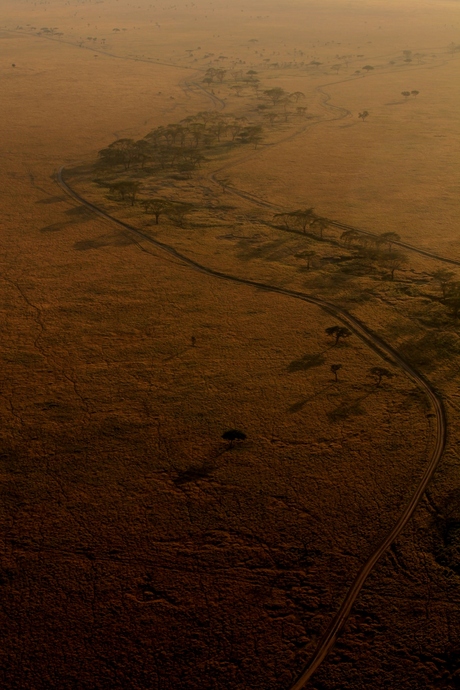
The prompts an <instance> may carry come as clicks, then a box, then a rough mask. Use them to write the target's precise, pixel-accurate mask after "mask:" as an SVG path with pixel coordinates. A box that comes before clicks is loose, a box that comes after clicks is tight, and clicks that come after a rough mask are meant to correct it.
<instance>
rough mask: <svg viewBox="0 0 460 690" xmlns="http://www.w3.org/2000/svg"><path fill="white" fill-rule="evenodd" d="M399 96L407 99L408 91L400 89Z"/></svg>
mask: <svg viewBox="0 0 460 690" xmlns="http://www.w3.org/2000/svg"><path fill="white" fill-rule="evenodd" d="M401 96H404V98H405V99H406V100H407V99H408V98H409V96H410V91H401Z"/></svg>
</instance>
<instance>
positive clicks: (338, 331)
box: [326, 326, 353, 345]
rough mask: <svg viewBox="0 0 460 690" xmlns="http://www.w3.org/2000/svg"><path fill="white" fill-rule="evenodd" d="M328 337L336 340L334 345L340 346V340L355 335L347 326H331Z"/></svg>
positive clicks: (328, 329) (327, 329) (327, 330)
mask: <svg viewBox="0 0 460 690" xmlns="http://www.w3.org/2000/svg"><path fill="white" fill-rule="evenodd" d="M326 333H327V335H331V336H333V337H334V338H335V343H334V345H338V343H339V340H340V338H349V337H350V336H351V335H353V333H352V332H351V331H350V330H349V329H348V328H346V327H345V326H329V328H326Z"/></svg>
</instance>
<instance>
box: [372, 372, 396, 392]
mask: <svg viewBox="0 0 460 690" xmlns="http://www.w3.org/2000/svg"><path fill="white" fill-rule="evenodd" d="M370 374H371V376H374V378H375V379H376V380H377V384H376V385H377V388H378V387H379V386H380V384H381V383H382V379H392V378H393V377H394V374H393V372H392V371H390V370H389V369H385V368H384V367H372V369H370Z"/></svg>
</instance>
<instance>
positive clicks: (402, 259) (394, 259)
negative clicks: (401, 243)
mask: <svg viewBox="0 0 460 690" xmlns="http://www.w3.org/2000/svg"><path fill="white" fill-rule="evenodd" d="M407 263H408V259H407V256H406V255H405V254H401V252H393V253H392V254H388V256H386V257H384V258H383V260H382V264H383V266H384V267H385V268H386V269H387V270H388V271H389V272H390V278H391V280H394V277H395V271H396V270H399V269H401V268H403V266H405V265H406V264H407Z"/></svg>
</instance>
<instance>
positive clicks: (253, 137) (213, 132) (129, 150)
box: [99, 111, 264, 173]
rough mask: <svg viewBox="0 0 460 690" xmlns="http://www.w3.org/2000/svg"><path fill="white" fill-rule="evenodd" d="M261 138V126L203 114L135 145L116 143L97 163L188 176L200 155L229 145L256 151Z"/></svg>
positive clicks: (160, 129) (125, 141)
mask: <svg viewBox="0 0 460 690" xmlns="http://www.w3.org/2000/svg"><path fill="white" fill-rule="evenodd" d="M263 134H264V132H263V127H262V125H258V124H252V123H250V122H248V120H247V119H246V118H245V117H236V118H235V117H230V116H224V115H221V114H219V113H215V112H208V111H203V112H201V113H198V114H197V115H194V116H190V117H187V118H185V119H184V120H182V121H181V122H179V123H176V124H170V125H167V126H162V127H157V128H156V129H154V130H152V131H151V132H149V134H147V135H146V136H145V137H144V138H143V139H140V140H139V141H135V140H134V139H118V140H117V141H114V142H113V143H112V144H110V146H108V147H107V148H104V149H102V150H101V151H99V161H100V164H101V165H102V166H103V167H106V168H122V169H123V170H125V171H128V170H130V169H132V168H140V169H143V168H145V166H147V165H148V166H150V167H151V166H155V167H157V168H159V169H161V170H165V169H171V168H173V169H177V170H179V171H180V172H183V173H190V172H193V171H194V170H195V169H196V168H198V167H199V166H200V164H201V162H202V161H203V160H204V154H206V153H209V152H211V151H212V150H215V149H218V148H219V147H223V146H229V145H238V144H240V145H243V144H252V145H253V146H254V147H255V148H256V147H257V146H258V144H259V143H260V142H261V141H262V139H263Z"/></svg>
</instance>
